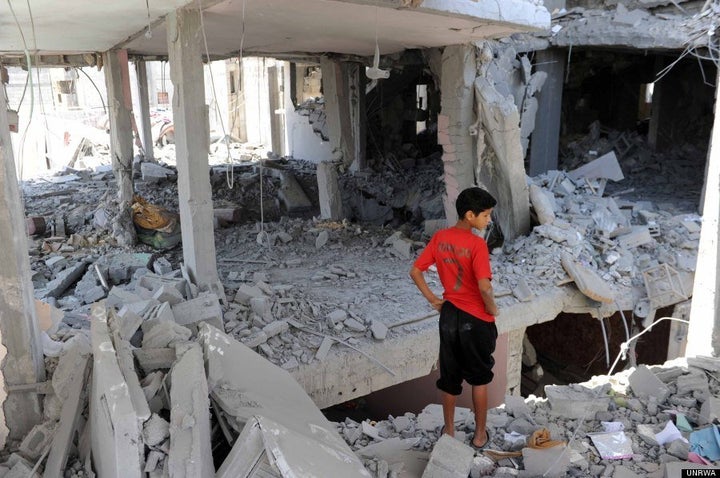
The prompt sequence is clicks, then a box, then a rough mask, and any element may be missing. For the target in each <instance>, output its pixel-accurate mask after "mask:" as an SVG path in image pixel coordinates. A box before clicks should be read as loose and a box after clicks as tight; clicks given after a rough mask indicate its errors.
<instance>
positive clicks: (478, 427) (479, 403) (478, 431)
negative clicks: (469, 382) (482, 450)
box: [472, 385, 490, 446]
mask: <svg viewBox="0 0 720 478" xmlns="http://www.w3.org/2000/svg"><path fill="white" fill-rule="evenodd" d="M472 401H473V408H474V409H475V436H473V445H475V446H483V445H485V443H487V440H488V439H489V438H490V437H489V436H487V433H486V430H485V427H486V425H487V403H488V396H487V385H473V387H472Z"/></svg>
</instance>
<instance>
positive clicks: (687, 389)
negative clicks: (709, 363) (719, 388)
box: [675, 373, 710, 399]
mask: <svg viewBox="0 0 720 478" xmlns="http://www.w3.org/2000/svg"><path fill="white" fill-rule="evenodd" d="M675 384H676V385H677V394H678V395H687V394H692V393H697V394H698V395H699V397H701V399H705V398H706V397H708V396H709V395H710V383H709V382H708V378H707V376H706V375H705V374H704V373H689V374H685V375H681V376H679V377H678V378H677V380H676V381H675Z"/></svg>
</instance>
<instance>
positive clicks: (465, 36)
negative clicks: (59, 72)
mask: <svg viewBox="0 0 720 478" xmlns="http://www.w3.org/2000/svg"><path fill="white" fill-rule="evenodd" d="M16 3H18V5H16V6H15V7H14V10H15V15H16V16H17V18H18V22H19V24H20V27H21V28H22V31H23V34H24V36H25V39H26V42H27V49H28V50H30V51H34V50H38V51H41V52H64V53H70V52H91V51H105V50H108V49H110V48H113V47H116V46H121V47H125V48H128V49H129V50H130V51H131V52H132V53H135V54H140V55H165V54H167V40H166V31H165V26H164V22H163V21H162V18H163V17H164V16H165V15H167V14H168V13H169V12H171V11H173V10H174V9H176V8H179V7H182V6H183V5H185V4H188V5H191V4H202V5H203V8H204V11H205V14H204V16H203V21H204V26H205V32H206V35H207V42H208V49H209V52H210V54H211V55H213V56H219V57H222V56H230V55H234V54H236V53H237V52H238V51H239V50H240V46H241V38H242V25H243V24H244V25H245V35H244V38H242V41H243V45H242V47H243V48H242V49H243V51H244V52H246V53H248V54H273V53H294V52H305V53H324V52H332V53H341V54H354V55H363V56H366V55H372V54H373V52H374V48H375V35H376V26H377V36H378V39H379V46H380V51H381V53H383V54H388V53H394V52H398V51H402V50H404V49H406V48H424V47H435V46H442V45H452V44H459V43H468V42H471V41H474V40H478V39H481V38H487V37H499V36H506V35H510V34H512V33H515V32H520V31H528V30H537V29H543V28H548V27H549V25H550V14H549V13H548V11H547V10H546V9H545V8H544V7H543V6H540V5H537V4H536V3H538V2H533V1H530V0H511V1H504V2H502V3H500V2H494V1H475V2H460V1H457V0H425V1H424V2H422V4H421V5H420V6H419V7H406V6H404V5H405V4H409V3H410V2H408V1H403V0H382V1H380V0H378V1H376V2H373V1H369V0H229V1H223V2H217V1H205V2H190V3H187V2H186V1H185V0H152V1H149V2H148V3H147V4H146V2H134V3H127V2H121V3H114V4H112V5H108V4H107V3H105V2H88V1H86V0H71V1H70V2H62V3H58V2H53V1H51V0H36V1H34V2H33V5H32V18H31V15H30V14H29V11H28V5H26V4H23V3H22V2H16ZM8 5H9V4H5V3H3V4H0V52H6V53H10V52H21V51H23V42H22V40H21V36H20V33H19V31H18V25H17V24H16V23H15V21H14V19H13V15H12V12H10V8H9V6H8ZM33 23H34V27H33ZM148 24H153V27H152V28H151V32H152V34H151V35H146V34H145V33H146V32H147V28H148ZM33 32H34V33H33ZM68 32H72V34H68Z"/></svg>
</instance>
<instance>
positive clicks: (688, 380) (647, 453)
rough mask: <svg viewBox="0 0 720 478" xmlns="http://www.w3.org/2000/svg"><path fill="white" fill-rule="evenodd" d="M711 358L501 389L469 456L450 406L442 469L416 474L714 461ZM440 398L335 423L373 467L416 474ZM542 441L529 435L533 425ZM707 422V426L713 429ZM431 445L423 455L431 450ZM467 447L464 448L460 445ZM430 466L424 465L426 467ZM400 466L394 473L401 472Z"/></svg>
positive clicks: (465, 417)
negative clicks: (531, 392) (483, 436)
mask: <svg viewBox="0 0 720 478" xmlns="http://www.w3.org/2000/svg"><path fill="white" fill-rule="evenodd" d="M718 371H720V359H717V358H705V357H698V358H697V359H687V361H685V362H683V361H679V360H676V361H674V362H672V363H668V364H665V365H664V366H658V367H652V368H648V367H646V366H644V365H641V366H639V367H637V368H635V369H628V370H625V371H623V372H620V373H618V374H615V375H612V376H596V377H593V378H592V380H590V381H588V382H585V383H581V384H573V385H569V386H554V385H549V386H546V394H547V396H548V398H547V399H537V398H536V397H534V396H530V397H529V398H527V399H523V398H522V397H517V396H507V397H505V403H504V404H503V406H501V407H499V408H494V409H491V410H489V411H488V431H489V435H490V444H489V445H488V446H487V447H485V448H484V449H483V450H482V451H480V452H478V453H477V454H476V456H475V457H474V458H473V453H472V451H473V450H472V448H470V446H469V443H470V441H471V440H472V433H473V430H474V429H475V423H474V416H473V414H472V412H471V411H470V410H468V409H463V408H459V409H457V410H456V415H455V416H456V418H455V440H454V441H456V442H460V444H461V446H457V445H455V446H454V448H453V449H452V450H450V451H448V447H443V448H444V449H443V453H450V455H449V456H444V457H443V458H444V460H443V463H445V466H446V468H445V469H444V470H443V472H444V473H445V474H427V473H428V471H427V470H426V471H425V473H426V474H424V475H422V476H467V472H466V471H465V469H466V468H467V469H469V470H470V476H472V477H477V476H493V477H515V476H519V477H535V476H577V477H586V476H613V477H634V476H648V477H658V478H665V477H671V476H679V471H677V470H679V469H681V468H690V467H693V466H706V465H715V466H718V465H720V461H719V460H720V448H718V446H719V444H718V442H716V441H715V440H716V438H714V437H712V438H710V439H709V440H708V438H707V437H706V435H707V434H710V435H713V433H714V436H717V435H718V431H720V430H719V429H718V424H717V423H718V413H720V408H718V407H719V406H720V402H718V398H717V397H718V396H720V380H718V378H717V377H718V375H717V374H718ZM442 425H443V416H442V408H441V407H440V405H429V406H428V407H426V408H425V409H424V410H423V411H422V412H421V413H420V414H417V415H416V414H414V413H405V414H404V415H402V416H398V417H393V416H389V417H388V419H387V420H380V421H370V420H365V421H363V422H361V423H358V422H356V421H354V420H352V419H349V418H348V419H346V420H345V421H344V422H340V423H337V428H338V431H339V432H340V434H341V435H342V436H343V437H344V438H345V440H346V441H347V443H348V444H349V445H351V446H352V448H353V450H355V452H356V453H357V454H358V455H359V456H360V457H362V458H363V459H364V460H365V465H366V467H367V468H368V469H369V470H370V471H371V472H373V474H374V476H376V477H379V478H385V477H390V476H420V475H421V474H422V472H423V469H424V467H425V465H426V463H427V462H428V460H429V462H430V463H433V461H434V460H435V455H437V454H438V450H437V448H438V447H439V446H440V443H441V441H442V440H444V439H447V438H448V437H446V436H445V437H443V439H441V440H439V438H440V430H441V427H442ZM543 430H544V432H545V433H547V437H546V438H547V439H549V440H554V441H556V442H555V443H553V442H552V441H551V442H549V444H552V445H554V446H547V447H538V446H536V445H533V444H532V442H531V438H532V437H533V436H534V434H538V433H540V432H541V431H543ZM713 430H714V432H713ZM431 452H432V454H431ZM468 452H469V454H468ZM429 468H430V467H429V466H428V469H429ZM403 472H404V473H405V474H402V473H403Z"/></svg>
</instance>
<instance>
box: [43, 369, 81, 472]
mask: <svg viewBox="0 0 720 478" xmlns="http://www.w3.org/2000/svg"><path fill="white" fill-rule="evenodd" d="M89 365H90V357H89V356H87V357H85V365H84V367H83V368H84V369H85V371H84V372H83V373H78V374H75V375H74V376H73V381H72V383H71V384H70V387H69V393H68V396H67V398H66V399H65V402H64V403H63V406H62V412H61V414H60V425H59V426H58V429H57V431H56V432H55V436H54V437H53V440H52V445H51V446H50V454H49V455H48V459H47V463H46V464H45V472H44V473H43V478H62V477H63V476H64V473H65V466H66V465H67V459H68V453H69V452H70V447H71V446H72V442H73V440H72V438H73V435H74V434H75V430H76V429H77V425H78V421H79V420H80V417H81V413H82V410H83V409H84V408H85V402H86V401H87V392H86V387H85V384H86V383H87V380H88V376H89V371H90V366H89Z"/></svg>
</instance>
